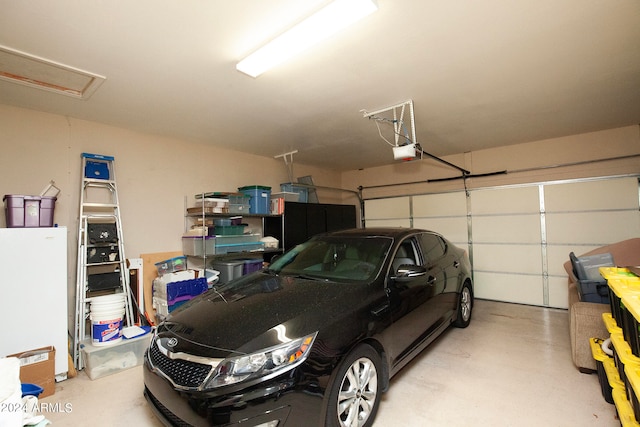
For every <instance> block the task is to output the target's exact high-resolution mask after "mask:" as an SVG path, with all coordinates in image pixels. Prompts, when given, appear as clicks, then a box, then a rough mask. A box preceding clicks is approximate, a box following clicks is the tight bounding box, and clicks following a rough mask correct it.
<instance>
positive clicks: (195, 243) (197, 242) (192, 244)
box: [182, 227, 218, 256]
mask: <svg viewBox="0 0 640 427" xmlns="http://www.w3.org/2000/svg"><path fill="white" fill-rule="evenodd" d="M216 228H218V227H216ZM215 244H216V238H215V236H183V237H182V253H184V254H185V255H190V256H203V255H213V254H215V253H216V247H215Z"/></svg>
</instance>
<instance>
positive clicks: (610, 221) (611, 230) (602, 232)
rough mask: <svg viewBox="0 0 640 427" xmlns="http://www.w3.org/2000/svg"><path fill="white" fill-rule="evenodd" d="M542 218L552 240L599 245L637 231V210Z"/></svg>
mask: <svg viewBox="0 0 640 427" xmlns="http://www.w3.org/2000/svg"><path fill="white" fill-rule="evenodd" d="M546 222H547V236H548V239H547V241H548V242H549V243H552V244H591V245H596V246H602V245H605V244H608V243H612V242H618V241H621V240H625V239H629V238H631V237H637V236H638V235H640V216H639V215H638V211H637V210H634V211H616V212H572V213H556V214H547V218H546Z"/></svg>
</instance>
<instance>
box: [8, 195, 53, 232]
mask: <svg viewBox="0 0 640 427" xmlns="http://www.w3.org/2000/svg"><path fill="white" fill-rule="evenodd" d="M2 200H3V201H4V212H5V218H6V222H7V227H8V228H19V227H25V228H26V227H53V213H54V209H55V207H56V200H57V197H50V196H23V195H15V194H13V195H12V194H7V195H5V196H4V197H3V199H2Z"/></svg>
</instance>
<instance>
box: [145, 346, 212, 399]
mask: <svg viewBox="0 0 640 427" xmlns="http://www.w3.org/2000/svg"><path fill="white" fill-rule="evenodd" d="M149 361H150V362H151V364H152V365H153V367H155V368H156V369H158V370H159V371H161V372H162V373H163V374H164V375H165V376H166V377H167V378H169V379H170V380H171V381H172V382H173V384H175V385H176V386H179V387H185V388H198V387H199V386H200V385H202V384H203V383H204V381H205V380H206V379H207V375H209V372H211V369H212V367H211V366H210V365H204V364H202V363H196V362H191V361H189V360H183V359H170V358H168V357H167V356H165V355H164V354H162V352H161V351H160V349H159V348H158V343H157V342H156V341H154V342H153V344H152V345H151V347H150V348H149Z"/></svg>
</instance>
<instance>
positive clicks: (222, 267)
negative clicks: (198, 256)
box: [213, 261, 244, 284]
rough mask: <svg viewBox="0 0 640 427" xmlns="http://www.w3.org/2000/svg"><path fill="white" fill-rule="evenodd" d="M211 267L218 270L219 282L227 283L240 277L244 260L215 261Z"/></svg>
mask: <svg viewBox="0 0 640 427" xmlns="http://www.w3.org/2000/svg"><path fill="white" fill-rule="evenodd" d="M213 268H214V269H215V270H218V271H219V272H220V282H219V283H221V284H222V283H227V282H230V281H231V280H233V279H236V278H238V277H242V273H243V270H244V261H215V262H214V263H213Z"/></svg>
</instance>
